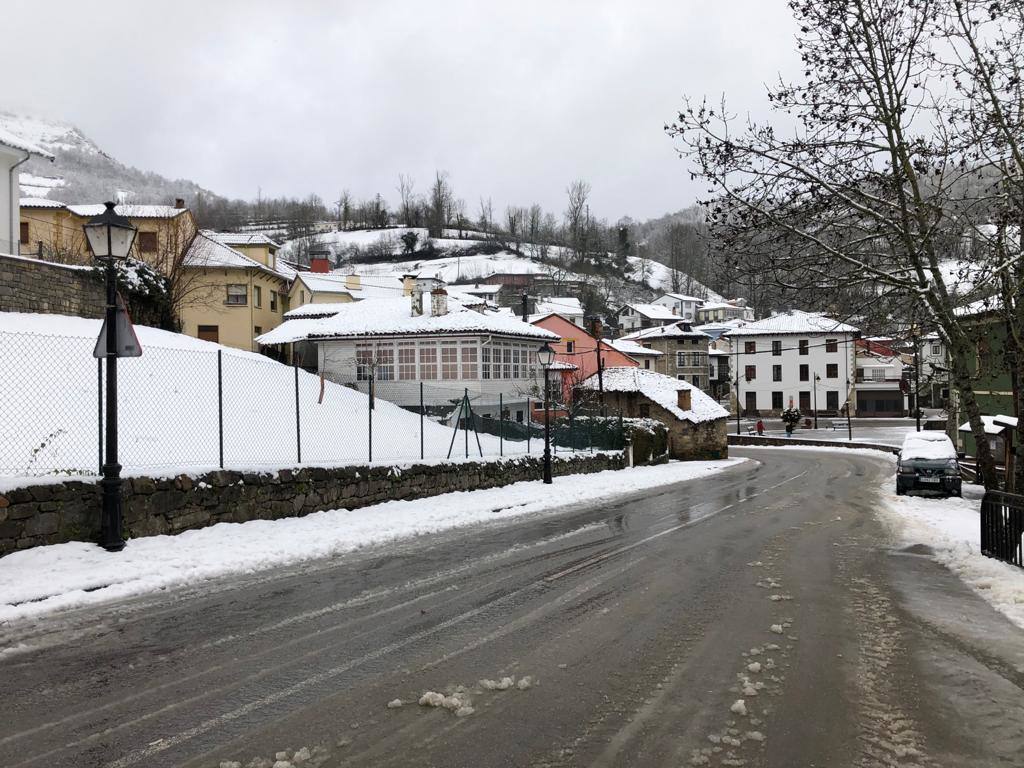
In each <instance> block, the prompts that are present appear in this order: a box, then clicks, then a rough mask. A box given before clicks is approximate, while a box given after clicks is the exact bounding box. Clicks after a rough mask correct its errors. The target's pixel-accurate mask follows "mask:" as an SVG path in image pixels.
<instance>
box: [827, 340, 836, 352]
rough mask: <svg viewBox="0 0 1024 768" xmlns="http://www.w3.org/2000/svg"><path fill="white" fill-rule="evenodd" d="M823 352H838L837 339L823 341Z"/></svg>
mask: <svg viewBox="0 0 1024 768" xmlns="http://www.w3.org/2000/svg"><path fill="white" fill-rule="evenodd" d="M825 351H826V352H838V351H839V340H838V339H825Z"/></svg>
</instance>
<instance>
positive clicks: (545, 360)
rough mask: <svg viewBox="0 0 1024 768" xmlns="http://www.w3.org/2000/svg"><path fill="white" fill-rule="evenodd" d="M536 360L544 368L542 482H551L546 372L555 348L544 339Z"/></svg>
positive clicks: (548, 390)
mask: <svg viewBox="0 0 1024 768" xmlns="http://www.w3.org/2000/svg"><path fill="white" fill-rule="evenodd" d="M537 362H538V363H540V365H541V367H542V368H543V369H544V482H545V483H547V484H549V485H550V484H551V411H550V408H551V387H550V386H549V384H548V374H549V373H550V372H551V364H552V363H553V362H555V350H554V349H552V348H551V345H550V344H548V343H547V342H546V341H545V342H544V346H542V347H541V348H540V349H538V350H537Z"/></svg>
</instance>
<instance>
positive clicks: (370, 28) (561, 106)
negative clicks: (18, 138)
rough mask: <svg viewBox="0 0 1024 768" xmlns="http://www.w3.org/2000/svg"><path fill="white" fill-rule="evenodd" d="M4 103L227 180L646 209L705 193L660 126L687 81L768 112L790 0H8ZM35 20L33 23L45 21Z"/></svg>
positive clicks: (166, 167)
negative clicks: (408, 186)
mask: <svg viewBox="0 0 1024 768" xmlns="http://www.w3.org/2000/svg"><path fill="white" fill-rule="evenodd" d="M3 17H4V20H5V23H4V26H5V28H6V29H7V30H8V32H9V34H7V35H5V36H4V47H5V49H6V60H7V61H8V62H12V64H11V65H9V66H12V65H13V69H10V70H9V71H8V75H7V77H5V78H3V80H2V82H0V109H8V110H11V111H21V112H28V113H29V114H35V115H39V116H43V117H51V118H56V119H61V120H67V121H70V122H73V123H75V124H77V125H78V126H79V127H80V128H81V129H82V130H83V131H84V132H85V133H86V134H87V135H89V136H90V137H91V138H93V139H94V140H95V141H96V142H97V143H98V144H99V145H100V146H101V147H102V148H103V149H104V150H105V151H107V152H108V153H109V154H111V155H113V156H114V157H116V158H118V159H119V160H121V161H123V162H126V163H128V164H131V165H135V166H137V167H140V168H144V169H147V170H153V171H157V172H159V173H161V174H163V175H165V176H170V177H172V178H179V177H186V178H190V179H193V180H194V181H196V182H198V183H200V184H202V185H203V186H205V187H207V188H209V189H212V190H213V191H215V192H217V193H220V194H223V195H229V196H232V197H244V198H254V197H255V196H256V194H257V189H258V188H262V191H263V194H264V195H268V196H269V195H294V196H305V195H307V194H309V193H311V192H315V193H317V194H319V195H321V196H322V197H323V198H324V200H326V201H333V200H336V199H337V197H338V192H339V190H341V189H343V188H347V189H349V190H350V191H351V192H352V193H353V195H355V196H357V197H364V196H365V197H369V196H371V195H372V194H373V193H375V192H380V193H381V194H382V195H384V196H385V197H387V198H389V199H391V200H394V199H395V198H396V196H397V195H396V193H395V186H396V183H397V176H398V174H399V173H407V174H410V175H412V176H413V177H414V179H415V180H416V187H417V191H425V190H426V188H427V186H428V184H429V180H430V177H431V176H432V174H433V172H434V169H435V168H438V169H443V170H446V171H448V173H449V174H450V177H451V181H452V183H453V185H454V187H455V191H456V194H457V195H458V196H459V197H463V198H465V199H466V202H467V208H468V210H469V211H470V212H472V213H473V214H474V215H475V214H476V212H477V209H478V203H477V201H478V199H479V197H480V196H481V195H484V196H491V197H492V198H493V200H494V205H495V212H496V213H497V212H498V211H499V210H504V206H505V205H506V204H519V205H526V204H529V203H532V202H539V203H541V204H542V205H543V206H544V207H545V208H547V209H549V210H552V211H555V212H558V213H560V212H561V211H562V210H564V207H565V202H564V201H565V187H566V186H567V184H568V183H569V182H570V181H571V180H573V179H575V178H583V179H586V180H587V181H589V182H590V184H591V186H592V188H593V194H592V198H591V205H592V212H593V213H594V214H596V215H597V216H601V217H606V218H608V219H610V220H615V219H617V218H619V217H620V216H622V215H630V216H633V217H634V218H637V219H644V218H649V217H652V216H658V215H661V214H663V213H666V212H668V211H675V210H678V209H680V208H683V207H685V206H687V205H689V204H691V203H692V202H693V201H694V199H695V197H696V196H697V195H698V194H700V189H699V185H697V184H696V183H695V182H691V181H690V180H689V179H688V175H687V173H686V168H687V166H686V163H685V162H684V161H682V160H680V159H678V157H677V156H676V154H675V152H674V150H673V145H672V142H671V140H670V139H669V138H667V137H666V136H665V134H664V132H663V126H664V124H665V123H666V122H668V121H671V120H672V118H673V115H674V112H675V110H676V109H677V108H678V106H679V105H680V103H681V98H682V96H683V94H690V95H692V96H702V95H705V94H706V95H709V96H712V97H716V98H717V97H718V96H719V95H720V94H721V93H722V92H725V93H727V94H728V97H729V101H730V103H731V105H732V106H733V107H734V108H737V109H740V108H742V110H743V111H747V110H750V111H752V112H754V113H755V114H763V113H764V109H765V107H764V104H765V101H764V97H763V90H764V88H763V84H764V82H766V81H770V80H772V79H774V78H775V76H776V75H777V74H778V73H779V72H792V71H793V69H794V65H795V62H796V58H795V54H794V52H793V36H792V33H793V25H792V21H791V19H790V17H789V14H788V12H787V9H786V7H785V3H784V1H783V0H718V2H711V1H708V0H700V1H698V0H664V1H662V0H657V1H655V0H632V2H630V1H627V0H623V1H622V2H601V1H600V0H587V2H562V1H560V0H547V2H530V1H526V0H516V1H515V2H498V1H493V2H492V1H490V0H488V1H483V0H465V2H459V1H458V0H452V1H451V2H448V1H447V0H419V1H410V2H388V1H386V0H372V1H370V0H368V1H366V2H312V1H308V2H301V1H299V0H292V1H291V2H280V0H277V1H275V2H266V3H264V2H252V1H250V2H220V1H218V2H211V1H210V0H205V1H204V2H192V1H191V0H175V1H174V2H170V3H140V2H131V3H118V2H111V1H110V0H107V1H105V2H102V3H82V2H80V1H77V0H76V2H61V1H60V0H58V1H57V2H50V3H45V4H40V3H39V2H38V0H14V2H13V3H12V2H11V0H5V2H4V8H3ZM44 29H45V35H41V34H38V32H39V31H41V30H44Z"/></svg>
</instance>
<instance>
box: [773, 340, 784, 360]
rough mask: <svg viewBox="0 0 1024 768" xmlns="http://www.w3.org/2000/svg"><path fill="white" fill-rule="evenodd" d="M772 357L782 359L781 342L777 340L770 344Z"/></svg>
mask: <svg viewBox="0 0 1024 768" xmlns="http://www.w3.org/2000/svg"><path fill="white" fill-rule="evenodd" d="M772 357H782V341H780V340H779V339H776V340H775V341H773V342H772Z"/></svg>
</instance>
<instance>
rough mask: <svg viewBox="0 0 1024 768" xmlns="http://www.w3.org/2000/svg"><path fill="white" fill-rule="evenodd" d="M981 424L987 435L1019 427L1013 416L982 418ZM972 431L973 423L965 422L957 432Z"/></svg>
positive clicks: (998, 433)
mask: <svg viewBox="0 0 1024 768" xmlns="http://www.w3.org/2000/svg"><path fill="white" fill-rule="evenodd" d="M981 422H982V424H984V425H985V434H986V435H1000V434H1002V433H1003V431H1004V430H1005V429H1006V428H1007V427H1009V428H1011V429H1016V427H1017V419H1015V418H1014V417H1013V416H982V417H981ZM970 431H971V422H969V421H967V422H964V423H963V424H961V425H960V426H959V427H958V428H957V432H964V433H969V432H970ZM912 434H913V433H912ZM916 434H922V435H923V434H925V433H924V432H918V433H916ZM940 434H944V433H940Z"/></svg>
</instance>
